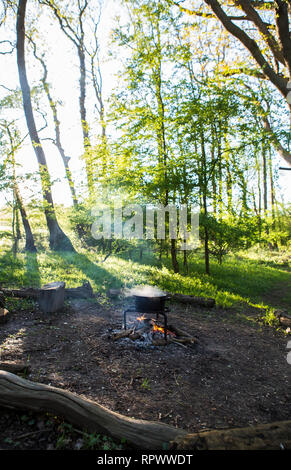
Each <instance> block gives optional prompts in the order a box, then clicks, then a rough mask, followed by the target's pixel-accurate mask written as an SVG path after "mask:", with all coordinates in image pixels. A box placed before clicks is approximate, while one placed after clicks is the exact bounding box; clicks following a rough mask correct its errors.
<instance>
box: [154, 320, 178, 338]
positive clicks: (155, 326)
mask: <svg viewBox="0 0 291 470" xmlns="http://www.w3.org/2000/svg"><path fill="white" fill-rule="evenodd" d="M155 331H159V332H160V333H163V334H164V333H165V330H164V328H162V327H161V326H158V325H157V324H156V323H155V322H154V321H153V332H155ZM167 335H172V336H176V335H175V333H173V332H172V331H170V330H167Z"/></svg>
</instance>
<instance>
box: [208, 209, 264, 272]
mask: <svg viewBox="0 0 291 470" xmlns="http://www.w3.org/2000/svg"><path fill="white" fill-rule="evenodd" d="M200 219H201V225H202V227H204V232H205V228H207V230H208V236H209V252H210V253H211V254H212V255H213V256H214V257H215V258H216V259H217V261H218V262H219V264H222V260H223V258H224V257H225V255H227V254H228V253H229V252H230V251H231V252H235V251H237V250H239V249H243V248H244V249H248V248H250V246H252V245H253V244H255V243H257V242H258V241H259V225H258V221H257V220H256V219H255V218H250V217H241V218H239V219H236V218H234V217H232V216H225V217H224V218H222V219H216V218H215V217H214V216H213V215H208V216H207V217H205V215H202V216H201V217H200ZM202 234H203V232H202ZM202 236H203V235H202ZM204 236H205V233H204Z"/></svg>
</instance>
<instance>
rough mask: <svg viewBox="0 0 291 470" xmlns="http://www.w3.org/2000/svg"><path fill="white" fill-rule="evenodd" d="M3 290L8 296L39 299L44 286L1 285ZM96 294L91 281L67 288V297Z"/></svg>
mask: <svg viewBox="0 0 291 470" xmlns="http://www.w3.org/2000/svg"><path fill="white" fill-rule="evenodd" d="M1 292H3V294H4V295H5V296H6V297H17V298H20V299H22V298H24V299H27V298H31V299H38V298H39V296H40V295H41V293H42V292H43V288H33V287H28V288H23V289H6V288H4V287H1ZM93 297H95V294H94V292H93V289H92V286H91V284H90V282H89V281H86V282H84V283H83V285H82V286H79V287H69V288H65V298H66V299H68V298H85V299H87V298H93Z"/></svg>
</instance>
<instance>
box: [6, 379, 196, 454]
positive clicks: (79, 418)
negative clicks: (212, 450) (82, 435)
mask: <svg viewBox="0 0 291 470" xmlns="http://www.w3.org/2000/svg"><path fill="white" fill-rule="evenodd" d="M0 405H1V406H4V407H7V408H10V409H11V408H16V409H17V408H18V409H27V410H30V411H37V412H39V411H44V412H49V413H53V414H56V415H58V416H62V417H64V418H65V419H66V420H67V421H69V422H70V423H72V424H73V425H75V426H77V427H80V428H83V429H86V430H87V431H89V432H92V433H94V432H97V433H103V434H107V435H110V436H112V437H114V438H115V439H118V440H121V439H126V441H127V442H129V443H130V444H132V445H133V446H135V447H137V448H138V449H154V450H160V449H163V448H164V447H165V445H168V444H169V443H170V442H171V441H175V440H176V439H178V438H179V437H180V438H182V437H184V436H186V434H187V431H185V430H183V429H177V428H174V427H172V426H169V425H167V424H164V423H160V422H155V421H145V420H141V419H134V418H128V417H127V416H123V415H121V414H119V413H115V412H114V411H111V410H108V409H106V408H105V407H103V406H101V405H99V404H98V403H94V402H93V401H91V400H85V399H84V398H81V397H79V396H78V395H76V394H74V393H72V392H68V391H66V390H62V389H60V388H56V387H51V386H49V385H44V384H40V383H34V382H30V381H28V380H26V379H23V378H20V377H17V376H16V375H14V374H10V373H9V372H4V371H0Z"/></svg>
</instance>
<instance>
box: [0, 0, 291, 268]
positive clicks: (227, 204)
mask: <svg viewBox="0 0 291 470" xmlns="http://www.w3.org/2000/svg"><path fill="white" fill-rule="evenodd" d="M113 7H115V8H116V7H117V8H116V9H115V10H114V14H112V11H113ZM115 12H116V14H115ZM289 21H290V2H287V1H283V0H282V1H274V2H267V1H262V2H256V1H251V0H243V1H240V0H235V1H217V0H214V1H212V0H205V1H198V0H194V1H190V0H189V1H177V2H175V1H172V0H161V1H159V2H156V1H152V0H138V1H133V0H122V1H121V0H120V1H115V2H103V1H102V0H73V1H68V0H19V1H16V0H15V1H14V0H9V1H7V0H6V1H4V0H3V1H2V2H1V16H0V24H1V28H0V31H1V41H0V55H1V57H0V60H1V61H2V63H3V66H2V70H4V71H5V68H6V71H7V73H4V74H3V76H2V82H1V83H0V107H1V109H0V113H1V115H0V133H1V147H0V190H1V193H2V200H3V204H4V201H6V202H5V204H6V207H8V208H9V210H10V213H11V217H12V222H11V223H12V234H11V237H12V241H13V246H14V250H16V251H17V247H18V244H19V239H20V236H21V231H22V228H21V226H22V227H23V230H24V233H25V246H24V249H25V250H28V251H31V252H35V251H36V250H37V242H36V238H38V235H36V234H34V233H33V230H32V224H31V219H33V218H34V217H35V216H36V214H38V215H40V216H41V217H43V219H42V222H41V224H42V226H43V227H44V229H45V230H47V232H48V242H49V247H50V248H51V249H52V250H54V251H69V252H70V251H71V252H72V251H75V250H76V249H78V248H77V247H76V244H75V243H74V242H73V241H72V240H73V239H75V237H76V238H77V240H78V243H81V245H82V246H87V247H91V248H92V249H95V250H97V251H101V252H102V253H104V254H105V256H110V255H111V253H114V252H115V253H121V252H123V251H126V250H128V249H129V248H130V247H131V248H132V247H135V248H138V249H141V247H142V246H144V245H146V246H147V247H150V248H151V249H152V250H153V251H154V252H157V253H159V257H160V259H161V258H162V257H163V256H166V257H169V258H170V259H171V263H172V268H173V270H174V271H175V272H179V271H180V269H181V262H182V264H183V267H184V268H183V269H187V257H188V256H189V255H191V253H188V252H185V251H184V252H182V251H181V250H180V247H181V243H183V241H185V240H183V236H181V234H180V235H179V237H180V238H179V237H178V239H176V238H171V237H170V236H169V235H167V236H166V238H165V239H163V240H157V239H156V240H151V241H148V240H144V239H143V237H142V238H141V239H140V240H139V241H138V240H136V239H134V240H118V239H115V238H113V239H110V240H105V239H104V238H103V239H99V240H96V239H94V237H93V236H92V230H91V228H92V223H93V222H94V216H93V215H92V214H93V213H94V207H96V205H98V204H99V205H100V204H101V205H102V204H105V205H107V206H108V207H110V208H111V209H112V208H113V206H114V201H116V199H119V200H120V201H123V203H126V204H132V205H134V204H138V205H139V206H141V207H142V208H144V209H143V210H145V208H146V206H147V205H152V206H154V205H157V204H162V205H163V206H164V207H167V206H169V205H171V206H175V207H180V206H181V205H183V204H184V205H185V204H186V205H187V206H188V207H190V206H191V205H194V206H195V207H197V208H198V211H199V213H200V222H199V223H200V242H201V249H203V252H204V258H205V269H206V272H207V273H209V272H210V258H211V257H214V258H216V259H217V260H218V262H219V263H222V261H223V259H224V257H225V256H226V255H227V253H229V252H232V251H235V250H239V249H246V248H249V247H251V246H252V245H255V244H257V243H261V244H263V245H264V246H269V247H271V248H275V249H276V248H278V246H281V245H286V244H287V243H288V240H289V238H290V203H289V205H288V201H287V202H285V199H286V198H287V200H288V197H289V200H290V193H289V194H288V190H287V189H283V190H282V188H281V187H280V181H281V180H282V178H283V175H282V173H283V172H284V173H285V175H284V177H285V178H286V177H287V176H288V175H289V173H288V169H290V168H291V157H290V155H291V154H290V106H291V104H290V102H291V100H290V99H289V96H290V95H288V93H290V92H289V89H291V77H290V74H291V47H290V33H289V29H290V28H289ZM282 166H283V167H284V168H285V169H283V170H281V167H282ZM56 188H58V191H57V190H56ZM60 204H62V205H63V211H62V210H61V212H60V208H59V206H60ZM92 211H93V212H92ZM133 212H134V210H133ZM64 214H66V220H67V222H68V225H67V227H68V230H69V232H70V233H73V234H74V235H70V234H68V233H65V232H67V230H65V229H64V224H63V223H62V216H63V215H64ZM129 215H130V214H127V217H128V216H129ZM125 219H126V216H124V221H125ZM188 222H189V223H190V219H189V220H188ZM165 223H166V225H168V224H169V218H168V216H166V220H165ZM62 227H63V228H62ZM71 231H72V232H71ZM11 237H10V238H11ZM72 237H73V238H72ZM44 243H46V242H44ZM181 257H182V258H181Z"/></svg>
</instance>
